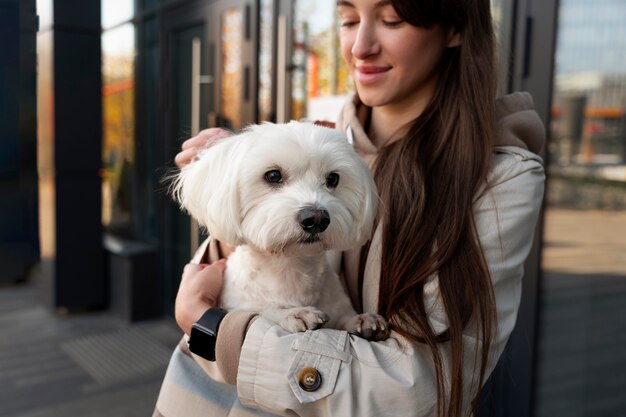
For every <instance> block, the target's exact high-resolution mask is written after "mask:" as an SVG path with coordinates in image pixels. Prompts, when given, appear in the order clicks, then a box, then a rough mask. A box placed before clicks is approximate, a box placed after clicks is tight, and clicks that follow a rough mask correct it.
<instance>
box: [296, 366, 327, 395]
mask: <svg viewBox="0 0 626 417" xmlns="http://www.w3.org/2000/svg"><path fill="white" fill-rule="evenodd" d="M298 385H300V388H302V389H303V390H305V391H308V392H311V391H315V390H317V389H318V388H319V387H320V386H321V385H322V375H320V373H319V371H318V370H317V369H315V368H304V369H303V370H301V371H300V375H298Z"/></svg>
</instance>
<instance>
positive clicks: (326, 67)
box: [291, 0, 353, 121]
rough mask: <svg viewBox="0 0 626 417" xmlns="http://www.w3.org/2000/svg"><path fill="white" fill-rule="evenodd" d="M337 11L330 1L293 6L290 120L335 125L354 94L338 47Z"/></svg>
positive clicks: (315, 0)
mask: <svg viewBox="0 0 626 417" xmlns="http://www.w3.org/2000/svg"><path fill="white" fill-rule="evenodd" d="M336 8H337V3H336V2H335V1H331V0H322V1H320V0H299V1H297V2H296V3H295V6H294V16H293V22H294V23H293V29H292V30H293V55H292V58H291V64H292V65H291V67H292V73H291V74H292V81H291V119H296V120H298V119H305V118H306V119H310V120H327V121H334V120H336V118H337V115H338V114H339V111H340V109H341V107H342V106H343V103H344V101H345V99H346V96H347V95H348V94H349V93H350V92H351V91H352V90H353V86H352V79H351V77H350V75H349V72H348V69H347V66H346V64H345V62H344V60H343V57H342V55H341V51H340V47H339V37H338V36H337V34H338V22H337V11H336ZM329 46H330V47H329Z"/></svg>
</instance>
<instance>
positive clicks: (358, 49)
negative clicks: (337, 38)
mask: <svg viewBox="0 0 626 417" xmlns="http://www.w3.org/2000/svg"><path fill="white" fill-rule="evenodd" d="M379 51H380V43H379V42H378V37H377V36H376V28H375V27H374V26H373V25H372V24H370V23H368V22H363V21H361V23H360V24H359V27H358V29H357V33H356V38H355V39H354V44H353V45H352V56H354V57H355V58H359V59H363V58H367V57H368V56H370V55H375V54H377V53H378V52H379Z"/></svg>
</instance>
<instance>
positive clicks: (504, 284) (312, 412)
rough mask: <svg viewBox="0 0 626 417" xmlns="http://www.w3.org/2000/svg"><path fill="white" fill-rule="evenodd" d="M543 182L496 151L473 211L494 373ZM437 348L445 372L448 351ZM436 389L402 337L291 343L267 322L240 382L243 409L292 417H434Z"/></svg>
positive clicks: (470, 384)
mask: <svg viewBox="0 0 626 417" xmlns="http://www.w3.org/2000/svg"><path fill="white" fill-rule="evenodd" d="M543 183H544V173H543V168H542V165H541V160H540V159H539V157H537V156H536V155H534V154H532V153H531V152H528V151H524V150H522V149H520V148H515V147H504V148H498V151H497V152H496V155H495V164H494V169H493V172H492V175H491V176H490V178H489V181H488V186H487V187H486V189H485V191H484V192H483V193H481V196H480V197H479V198H478V199H477V201H476V203H475V216H476V225H477V228H478V232H479V238H480V243H481V245H482V248H483V250H484V253H485V258H486V260H487V262H488V266H489V269H490V273H491V278H492V281H493V285H494V292H495V297H496V309H497V318H498V329H497V337H496V340H495V341H494V343H493V346H492V351H491V352H490V353H491V354H490V361H489V363H488V364H487V365H488V366H487V368H488V369H487V371H488V373H490V372H491V371H492V370H493V368H494V367H495V364H496V362H497V360H498V357H499V356H500V354H501V353H502V351H503V349H504V346H505V344H506V341H507V340H508V338H509V336H510V334H511V332H512V330H513V327H514V325H515V320H516V316H517V311H518V308H519V300H520V295H521V279H522V275H523V263H524V261H525V259H526V257H527V256H528V253H529V251H530V247H531V245H532V240H533V239H532V238H533V233H534V229H535V224H536V221H537V218H538V214H539V211H540V206H541V201H542V198H543ZM431 296H433V297H434V298H433V300H434V302H435V306H434V307H435V308H434V309H433V310H432V313H431V320H432V322H433V324H434V325H437V324H438V325H440V326H442V327H445V324H446V318H445V315H444V314H443V313H442V309H440V308H439V309H438V308H437V306H436V302H437V297H436V285H435V286H434V288H433V291H432V293H431ZM464 344H465V346H464V347H465V355H466V356H465V372H464V375H465V380H464V386H465V392H464V396H465V397H466V401H469V399H470V396H472V395H473V394H474V392H475V391H476V389H477V385H478V384H477V382H478V381H477V380H476V379H477V377H476V374H475V373H474V372H473V362H472V360H473V358H475V353H476V350H477V349H479V343H478V339H477V337H476V335H475V334H473V333H472V331H470V330H468V331H466V333H465V335H464ZM440 349H441V352H442V356H443V358H444V372H446V371H445V370H446V369H447V368H448V363H449V353H448V348H447V345H446V344H442V345H441V347H440ZM305 368H313V369H315V370H317V372H318V375H319V377H320V378H321V385H320V386H319V388H318V389H316V390H314V391H306V390H304V389H303V388H302V387H301V385H300V373H301V372H302V370H303V369H305ZM435 387H436V377H435V372H434V366H433V363H432V359H431V354H430V352H429V351H428V349H427V348H426V347H425V346H421V345H417V346H416V345H412V344H410V343H408V342H407V341H405V340H403V338H402V337H401V336H399V335H397V334H395V333H392V335H391V337H390V338H389V339H387V340H385V341H382V342H368V341H366V340H364V339H361V338H359V337H356V336H351V335H348V334H347V333H346V332H343V331H339V330H333V329H321V330H316V331H307V332H305V333H295V334H290V333H288V332H286V331H284V330H283V329H282V328H281V327H279V326H277V325H275V324H274V323H271V322H269V321H267V320H266V319H264V318H262V317H260V318H258V319H257V320H255V321H254V322H253V323H252V324H251V325H250V326H249V328H248V331H247V335H246V337H245V341H244V343H243V347H242V351H241V356H240V361H239V367H238V374H237V390H238V394H239V397H240V400H241V402H242V403H243V404H245V405H247V406H250V407H253V408H258V409H262V410H265V411H269V412H271V413H275V414H279V415H289V416H293V415H299V416H338V415H339V416H349V415H358V416H382V415H412V416H430V415H433V414H434V412H435V410H436V388H435Z"/></svg>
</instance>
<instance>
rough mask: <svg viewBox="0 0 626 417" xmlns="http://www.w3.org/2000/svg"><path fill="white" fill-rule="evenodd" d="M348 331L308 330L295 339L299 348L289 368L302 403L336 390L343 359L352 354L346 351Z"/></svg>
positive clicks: (294, 390) (296, 349)
mask: <svg viewBox="0 0 626 417" xmlns="http://www.w3.org/2000/svg"><path fill="white" fill-rule="evenodd" d="M348 337H349V335H348V332H345V331H340V330H332V329H322V330H314V331H311V330H307V331H306V332H305V334H304V336H303V337H302V338H300V339H298V340H296V341H294V342H293V344H292V345H291V348H292V349H293V350H295V351H297V353H296V355H295V356H294V358H293V359H292V362H291V366H290V367H289V371H288V378H289V386H290V387H291V390H292V391H293V393H294V395H295V396H296V398H297V399H298V401H300V403H302V404H306V403H311V402H313V401H317V400H320V399H322V398H324V397H327V396H329V395H330V394H332V393H333V391H334V390H335V385H336V384H337V377H338V375H339V368H340V367H341V364H342V362H346V363H348V364H349V363H350V361H351V359H352V356H351V355H350V354H349V353H348V352H346V351H345V349H346V346H347V344H348Z"/></svg>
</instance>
